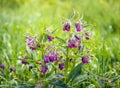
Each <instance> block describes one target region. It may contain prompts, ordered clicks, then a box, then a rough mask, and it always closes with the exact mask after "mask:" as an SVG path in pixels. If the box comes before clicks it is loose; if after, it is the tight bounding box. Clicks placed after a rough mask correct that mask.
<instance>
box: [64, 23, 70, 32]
mask: <svg viewBox="0 0 120 88" xmlns="http://www.w3.org/2000/svg"><path fill="white" fill-rule="evenodd" d="M63 31H70V24H69V23H65V24H64V26H63Z"/></svg>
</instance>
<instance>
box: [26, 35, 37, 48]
mask: <svg viewBox="0 0 120 88" xmlns="http://www.w3.org/2000/svg"><path fill="white" fill-rule="evenodd" d="M36 39H37V38H36V37H32V36H27V37H26V44H27V45H28V47H29V48H30V49H31V50H36V49H37V48H38V47H39V45H38V44H37V41H36Z"/></svg>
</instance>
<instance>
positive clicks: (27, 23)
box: [0, 0, 120, 86]
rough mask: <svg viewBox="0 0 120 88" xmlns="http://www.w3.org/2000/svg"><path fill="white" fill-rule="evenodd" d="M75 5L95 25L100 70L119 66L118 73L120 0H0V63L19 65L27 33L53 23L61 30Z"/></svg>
mask: <svg viewBox="0 0 120 88" xmlns="http://www.w3.org/2000/svg"><path fill="white" fill-rule="evenodd" d="M73 9H74V10H75V11H76V12H78V13H79V15H80V16H82V15H84V20H85V21H87V22H88V23H90V24H92V25H94V29H92V31H93V32H94V33H95V37H94V38H93V43H94V49H93V53H94V55H95V56H96V58H97V59H98V62H97V73H98V74H101V75H103V74H105V73H106V72H108V71H112V70H115V74H114V76H118V75H119V74H120V69H119V67H120V0H0V63H2V64H8V66H16V60H17V59H18V58H19V56H20V55H21V53H23V52H24V50H25V42H24V41H25V37H24V35H25V34H36V35H39V34H41V32H43V31H45V30H46V28H49V27H50V26H52V28H51V29H55V28H56V27H58V28H59V31H61V30H62V22H63V21H64V18H70V16H71V15H72V14H73ZM59 34H60V32H57V33H56V35H59ZM91 48H92V47H91ZM119 83H120V81H117V84H118V86H119Z"/></svg>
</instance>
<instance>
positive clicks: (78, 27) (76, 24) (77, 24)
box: [75, 23, 82, 32]
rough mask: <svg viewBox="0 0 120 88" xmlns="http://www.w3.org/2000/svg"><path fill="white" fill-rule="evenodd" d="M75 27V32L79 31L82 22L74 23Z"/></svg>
mask: <svg viewBox="0 0 120 88" xmlns="http://www.w3.org/2000/svg"><path fill="white" fill-rule="evenodd" d="M75 28H76V31H77V32H80V31H81V29H82V24H81V23H75Z"/></svg>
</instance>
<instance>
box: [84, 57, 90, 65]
mask: <svg viewBox="0 0 120 88" xmlns="http://www.w3.org/2000/svg"><path fill="white" fill-rule="evenodd" d="M82 63H83V64H87V63H89V57H88V56H85V57H83V58H82Z"/></svg>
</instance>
